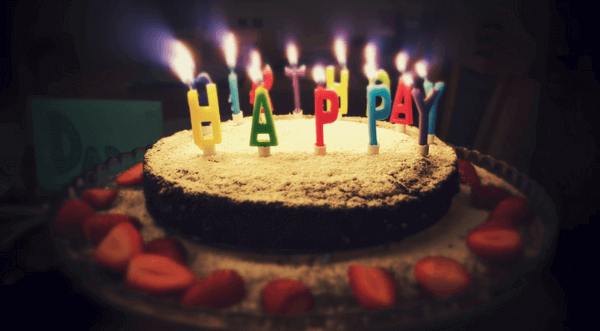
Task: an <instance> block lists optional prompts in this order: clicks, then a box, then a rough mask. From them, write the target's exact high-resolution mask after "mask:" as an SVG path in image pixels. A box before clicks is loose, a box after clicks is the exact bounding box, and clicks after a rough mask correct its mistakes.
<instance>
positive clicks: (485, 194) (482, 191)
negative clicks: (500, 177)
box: [472, 185, 512, 210]
mask: <svg viewBox="0 0 600 331" xmlns="http://www.w3.org/2000/svg"><path fill="white" fill-rule="evenodd" d="M510 196H512V194H510V192H508V191H507V190H505V189H503V188H501V187H498V186H492V185H486V186H481V187H475V188H474V190H473V195H472V200H473V207H475V208H479V209H486V210H492V209H494V207H496V205H497V204H498V203H499V202H500V201H502V200H504V199H506V198H508V197H510Z"/></svg>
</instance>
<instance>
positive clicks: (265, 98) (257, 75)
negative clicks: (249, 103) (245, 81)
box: [248, 67, 278, 157]
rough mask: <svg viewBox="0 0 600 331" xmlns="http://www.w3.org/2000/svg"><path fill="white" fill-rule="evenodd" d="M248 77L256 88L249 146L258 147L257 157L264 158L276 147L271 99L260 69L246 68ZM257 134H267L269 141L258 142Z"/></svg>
mask: <svg viewBox="0 0 600 331" xmlns="http://www.w3.org/2000/svg"><path fill="white" fill-rule="evenodd" d="M248 75H249V76H250V78H251V79H252V81H253V82H254V83H256V84H258V86H257V87H256V89H255V94H254V95H255V98H254V109H253V111H252V129H251V132H250V146H255V147H258V155H259V156H261V157H266V156H270V155H271V146H277V145H278V142H277V133H276V132H275V121H274V120H273V113H272V112H271V99H270V98H269V92H268V90H267V88H265V86H263V84H264V79H263V75H262V72H261V71H260V67H250V68H248ZM263 110H264V121H261V111H263ZM259 134H268V135H269V140H259V139H258V135H259Z"/></svg>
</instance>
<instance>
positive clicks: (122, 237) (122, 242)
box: [92, 222, 144, 272]
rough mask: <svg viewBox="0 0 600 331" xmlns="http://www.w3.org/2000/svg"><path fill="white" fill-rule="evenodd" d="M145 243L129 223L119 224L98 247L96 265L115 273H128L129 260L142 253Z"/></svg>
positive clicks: (95, 258) (95, 253) (94, 255)
mask: <svg viewBox="0 0 600 331" xmlns="http://www.w3.org/2000/svg"><path fill="white" fill-rule="evenodd" d="M143 249H144V241H143V239H142V235H141V234H140V233H139V231H138V230H137V229H136V228H135V227H134V226H133V225H131V223H129V222H122V223H119V224H117V225H116V226H115V227H114V228H113V229H112V230H111V231H110V232H109V233H108V235H107V236H106V237H105V238H104V240H102V242H101V243H100V245H99V246H98V247H96V249H95V250H94V252H93V253H92V256H93V257H94V260H95V261H96V263H98V264H99V265H101V266H104V267H106V268H108V269H111V270H114V271H123V272H124V271H126V270H127V265H128V264H129V260H130V259H131V258H132V257H134V256H135V255H138V254H140V253H142V251H143Z"/></svg>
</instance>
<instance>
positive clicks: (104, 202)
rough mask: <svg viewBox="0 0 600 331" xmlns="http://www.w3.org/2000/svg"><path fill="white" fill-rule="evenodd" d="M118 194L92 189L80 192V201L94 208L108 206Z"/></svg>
mask: <svg viewBox="0 0 600 331" xmlns="http://www.w3.org/2000/svg"><path fill="white" fill-rule="evenodd" d="M118 193H119V192H117V191H115V190H109V189H105V188H92V189H89V190H85V191H83V192H81V199H83V200H84V201H86V202H87V203H89V204H90V205H92V206H94V207H96V208H102V207H106V206H108V205H110V203H111V202H113V200H115V198H116V197H117V194H118Z"/></svg>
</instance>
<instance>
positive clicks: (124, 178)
mask: <svg viewBox="0 0 600 331" xmlns="http://www.w3.org/2000/svg"><path fill="white" fill-rule="evenodd" d="M143 171H144V163H143V162H140V163H138V164H136V165H134V166H133V167H131V168H129V169H128V170H127V171H125V172H124V173H122V174H120V175H119V176H117V179H116V182H117V184H119V185H121V186H133V185H141V184H142V172H143Z"/></svg>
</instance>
